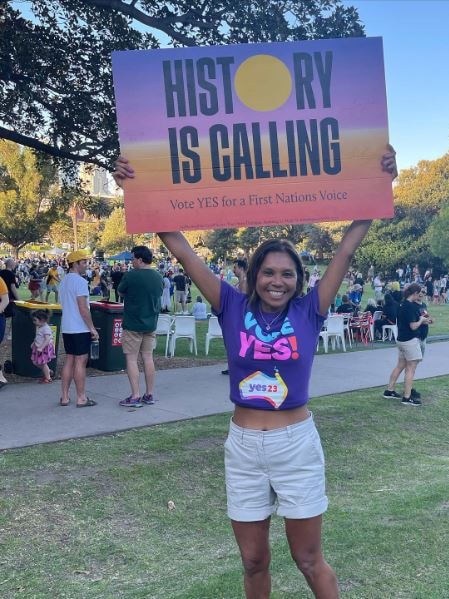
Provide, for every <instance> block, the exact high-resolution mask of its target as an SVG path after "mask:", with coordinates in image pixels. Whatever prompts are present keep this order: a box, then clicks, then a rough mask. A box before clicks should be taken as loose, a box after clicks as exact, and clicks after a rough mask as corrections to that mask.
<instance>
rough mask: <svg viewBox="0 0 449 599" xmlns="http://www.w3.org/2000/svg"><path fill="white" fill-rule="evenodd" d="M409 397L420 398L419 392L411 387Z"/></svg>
mask: <svg viewBox="0 0 449 599" xmlns="http://www.w3.org/2000/svg"><path fill="white" fill-rule="evenodd" d="M410 397H414V398H415V399H421V393H419V392H418V391H417V390H416V389H412V391H411V393H410Z"/></svg>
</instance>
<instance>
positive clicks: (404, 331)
mask: <svg viewBox="0 0 449 599" xmlns="http://www.w3.org/2000/svg"><path fill="white" fill-rule="evenodd" d="M421 293H422V290H421V285H419V284H418V283H411V284H410V285H408V287H406V288H405V289H404V300H403V302H402V303H401V305H400V306H399V310H398V320H397V322H398V337H397V340H396V345H397V348H398V353H399V357H398V363H397V364H396V366H395V367H394V369H393V371H392V373H391V374H390V380H389V382H388V388H387V389H385V391H384V394H383V396H384V398H385V399H390V398H395V399H400V398H401V396H400V395H399V393H396V391H395V385H396V382H397V380H398V378H399V375H400V374H401V372H402V371H405V374H404V393H403V396H402V400H401V401H402V404H403V405H408V406H420V405H421V399H420V397H421V395H420V394H419V393H418V392H417V391H416V389H414V388H413V379H414V376H415V371H416V367H417V366H418V364H419V362H420V361H421V360H422V358H423V354H422V348H421V342H420V330H422V328H421V327H422V326H423V325H428V324H430V323H431V322H432V319H431V318H429V317H428V316H426V315H424V314H421V308H420V306H419V304H418V303H417V302H419V301H420V300H421Z"/></svg>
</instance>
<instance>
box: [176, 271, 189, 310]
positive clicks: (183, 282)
mask: <svg viewBox="0 0 449 599" xmlns="http://www.w3.org/2000/svg"><path fill="white" fill-rule="evenodd" d="M173 283H174V285H175V310H176V313H177V314H188V311H187V292H188V289H187V277H186V276H185V274H184V270H183V269H182V268H180V269H179V273H178V274H177V275H175V276H174V277H173Z"/></svg>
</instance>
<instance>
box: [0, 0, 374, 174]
mask: <svg viewBox="0 0 449 599" xmlns="http://www.w3.org/2000/svg"><path fill="white" fill-rule="evenodd" d="M25 10H26V11H27V12H25ZM30 11H31V14H32V17H31V18H30V16H29V14H30ZM137 27H138V28H137ZM145 27H146V28H147V31H146V32H142V29H144V28H145ZM161 34H163V36H164V38H168V41H169V42H170V43H171V44H172V45H175V46H194V45H198V46H203V45H210V44H223V43H242V42H257V41H263V42H266V41H286V40H300V39H302V40H309V39H319V38H332V37H333V38H336V37H351V36H363V35H364V31H363V26H362V25H361V23H360V21H359V17H358V13H357V11H356V9H355V8H353V7H345V6H343V5H342V4H341V0H284V1H283V2H279V1H278V0H258V1H254V0H240V1H239V2H235V1H234V0H216V1H214V2H210V1H207V0H206V1H204V2H194V3H192V2H191V1H190V0H173V2H169V3H167V2H162V1H161V0H132V1H131V2H126V1H125V0H112V1H106V0H29V2H26V3H23V8H22V4H21V3H12V2H8V3H6V7H5V8H4V19H3V23H2V35H1V36H0V81H1V83H2V85H0V137H3V138H4V139H9V140H13V141H15V142H18V143H20V144H22V145H25V146H29V147H32V148H35V149H38V150H40V151H45V152H47V153H48V154H50V155H52V156H54V157H57V158H65V159H71V160H75V161H84V162H90V163H93V164H97V165H101V166H105V167H106V168H108V166H109V163H110V161H111V160H112V159H113V157H115V156H116V155H117V154H118V141H117V131H116V117H115V109H114V101H113V89H112V78H111V68H110V54H111V52H112V51H113V50H125V49H127V50H128V49H142V48H157V47H159V45H160V41H159V39H158V38H157V37H156V35H159V36H160V35H161Z"/></svg>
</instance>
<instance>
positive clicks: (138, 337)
mask: <svg viewBox="0 0 449 599" xmlns="http://www.w3.org/2000/svg"><path fill="white" fill-rule="evenodd" d="M155 347H156V333H155V332H152V333H144V332H140V331H127V330H126V329H124V330H123V331H122V351H123V353H124V354H139V353H140V354H152V353H153V349H154V348H155Z"/></svg>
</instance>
